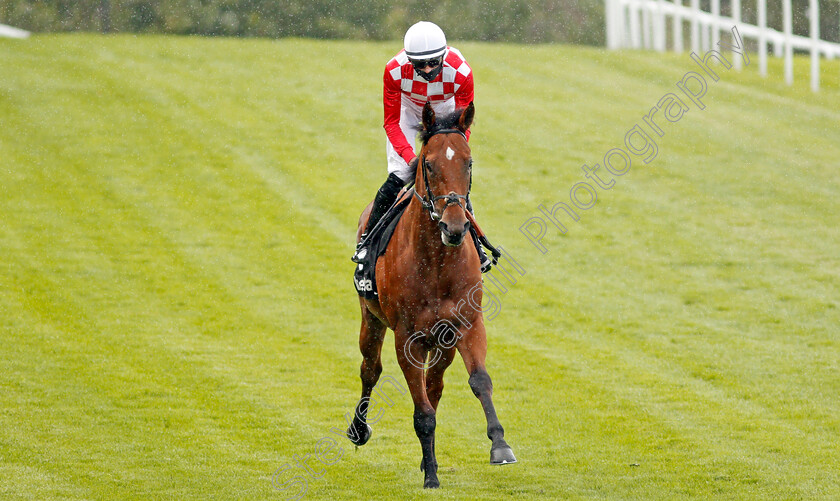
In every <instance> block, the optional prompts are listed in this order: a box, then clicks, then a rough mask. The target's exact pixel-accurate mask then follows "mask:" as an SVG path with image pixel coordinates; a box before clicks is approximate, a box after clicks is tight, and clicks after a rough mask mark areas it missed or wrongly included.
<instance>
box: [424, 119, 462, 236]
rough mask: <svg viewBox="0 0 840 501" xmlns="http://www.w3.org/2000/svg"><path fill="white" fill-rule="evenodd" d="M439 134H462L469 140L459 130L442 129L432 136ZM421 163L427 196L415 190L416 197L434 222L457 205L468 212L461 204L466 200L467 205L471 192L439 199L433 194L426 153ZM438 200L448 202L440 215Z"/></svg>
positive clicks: (442, 196) (439, 197) (444, 196)
mask: <svg viewBox="0 0 840 501" xmlns="http://www.w3.org/2000/svg"><path fill="white" fill-rule="evenodd" d="M438 134H461V136H463V138H464V139H467V136H466V134H464V133H463V132H461V131H460V130H458V129H441V130H439V131H435V132H434V133H433V134H432V136H436V135H438ZM429 139H431V136H429ZM427 144H428V140H427ZM419 162H420V165H422V168H423V182H424V183H425V185H426V194H425V195H423V196H422V197H421V196H420V195H418V194H417V190H414V196H415V197H417V199H418V200H420V204H421V205H423V208H424V209H426V210H427V211H429V215H430V216H431V217H432V220H433V221H440V219H441V218H442V217H443V215H442V214H443V213H444V212H445V211H446V209H447V208H448V207H449V206H450V205H457V206H458V207H460V208H462V209H464V210H467V208H466V207H465V206H464V205H462V204H461V200H464V203H466V200H467V196H468V195H469V194H470V193H469V190H467V194H466V195H458V194H457V193H453V194H450V195H440V196H437V197H436V196H434V194H433V193H432V188H431V186H429V170H428V168H427V167H426V154H425V153H423V156H422V157H421V158H420V160H419ZM470 185H472V174H470ZM438 200H446V204H444V206H443V210H441V211H440V213H438V212H437V211H436V210H435V202H437V201H438Z"/></svg>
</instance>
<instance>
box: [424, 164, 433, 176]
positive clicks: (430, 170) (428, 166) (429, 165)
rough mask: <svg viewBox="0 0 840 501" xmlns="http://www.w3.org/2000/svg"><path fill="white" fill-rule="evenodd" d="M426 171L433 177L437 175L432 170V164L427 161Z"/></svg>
mask: <svg viewBox="0 0 840 501" xmlns="http://www.w3.org/2000/svg"><path fill="white" fill-rule="evenodd" d="M426 170H427V171H428V172H429V174H431V175H433V176H434V175H435V172H434V171H433V170H432V164H431V163H429V162H428V161H426Z"/></svg>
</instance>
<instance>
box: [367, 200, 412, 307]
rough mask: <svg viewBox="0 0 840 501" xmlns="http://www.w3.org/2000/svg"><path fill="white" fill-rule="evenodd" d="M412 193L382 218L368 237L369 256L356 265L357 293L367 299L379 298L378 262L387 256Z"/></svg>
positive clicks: (399, 201)
mask: <svg viewBox="0 0 840 501" xmlns="http://www.w3.org/2000/svg"><path fill="white" fill-rule="evenodd" d="M412 191H413V190H408V191H404V192H403V193H401V194H400V197H399V198H397V202H396V203H395V204H394V205H392V206H391V208H390V209H388V212H386V213H385V215H383V216H382V219H381V220H380V221H379V223H378V224H377V225H376V227H375V228H373V229H372V230H371V232H370V235H369V236H368V244H367V246H366V247H367V250H368V251H367V254H365V256H364V257H363V258H362V262H361V263H359V264H357V265H356V271H355V272H354V273H353V283H354V285H355V286H356V292H357V293H359V296H361V297H363V298H365V299H375V298H376V297H377V296H378V294H377V291H376V276H375V274H376V261H377V260H378V259H379V256H381V255H382V254H385V250H386V249H387V248H388V242H390V241H391V237H392V236H393V235H394V230H395V229H396V227H397V223H398V222H399V221H400V217H401V216H402V215H403V213H404V212H405V208H406V207H408V204H409V202H411V193H412Z"/></svg>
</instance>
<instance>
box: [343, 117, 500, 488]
mask: <svg viewBox="0 0 840 501" xmlns="http://www.w3.org/2000/svg"><path fill="white" fill-rule="evenodd" d="M474 115H475V107H474V106H473V103H470V104H469V106H467V107H466V108H464V109H459V110H456V111H455V112H453V113H450V114H448V115H446V116H442V117H437V116H436V114H435V112H434V110H433V109H432V107H431V105H430V104H429V103H426V105H425V106H424V108H423V117H422V126H423V129H422V131H421V141H422V148H421V150H420V154H419V159H418V166H417V172H416V174H415V183H414V198H412V200H411V202H410V203H409V205H408V207H407V208H406V209H405V213H404V214H403V215H402V218H401V219H400V221H399V222H398V223H397V226H396V229H395V230H394V234H393V236H392V238H391V242H390V244H389V246H388V249H387V251H386V252H385V253H384V254H383V255H382V256H381V257H380V258H379V260H378V262H377V264H376V270H375V271H376V273H375V275H376V284H377V288H378V293H379V296H378V298H375V299H363V298H361V297H360V298H359V301H360V304H361V310H362V326H361V332H360V334H359V348H360V350H361V352H362V365H361V380H362V396H361V398H360V399H359V403H358V404H357V405H356V412H355V416H354V418H353V421H352V423H351V424H350V427H349V428H348V429H347V436H348V438H350V440H351V441H352V442H353V443H354V444H356V445H357V446H359V445H364V444H365V443H367V441H368V439H370V435H371V433H372V431H371V428H370V426H369V425H368V424H367V411H368V407H369V405H370V404H369V403H370V401H371V399H370V396H371V391H372V390H373V389H374V387H375V386H376V383H377V381H378V380H379V375H380V374H381V373H382V361H381V353H382V342H383V340H384V338H385V332H386V329H391V330H392V331H393V332H394V339H395V345H396V352H397V360H398V362H399V364H400V368H401V369H402V372H403V375H404V376H405V380H406V382H407V383H408V388H409V390H410V391H411V398H412V400H413V401H414V431H415V432H416V434H417V438H418V439H419V440H420V447H421V449H422V451H423V459H422V461H421V463H420V469H421V470H422V471H423V472H424V474H425V479H424V482H423V487H425V488H437V487H439V486H440V482H439V480H438V477H437V468H438V465H437V459H436V458H435V412H436V409H437V406H438V403H439V402H440V397H441V394H442V392H443V373H444V371H446V369H447V367H449V365H450V364H451V363H452V361H453V359H454V358H455V352H456V350H457V351H458V353H460V354H461V358H462V359H463V361H464V365H465V366H466V369H467V373H468V374H469V385H470V388H471V389H472V391H473V393H474V394H475V396H476V397H478V399H479V401H480V402H481V406H482V407H483V408H484V415H485V417H486V418H487V437H488V438H489V439H490V440H491V441H492V445H491V449H490V462H491V463H492V464H508V463H514V462H516V458H515V457H514V455H513V451H512V450H511V448H510V446H509V445H508V444H507V442H505V439H504V434H505V432H504V428H502V425H501V423H499V419H498V417H497V416H496V410H495V408H494V406H493V399H492V393H493V383H492V381H491V379H490V376H489V375H488V374H487V370H486V369H485V366H484V359H485V356H486V355H487V338H486V334H485V330H484V319H483V316H482V313H481V308H480V307H479V308H470V307H463V305H464V304H473V305H476V304H477V305H480V304H481V299H482V292H481V281H482V280H481V269H480V264H479V258H478V252H477V251H476V249H475V247H474V246H473V245H472V243H471V242H469V243H468V244H467V245H462V244H463V243H464V241H465V240H467V239H469V238H471V236H470V231H469V228H470V222H469V217H470V216H469V215H468V213H467V211H466V208H465V205H466V197H467V195H468V193H469V189H470V186H471V180H472V157H471V154H470V147H469V145H468V144H467V139H466V132H467V129H468V128H469V127H470V125H471V124H472V121H473V117H474ZM435 194H442V195H438V196H435ZM409 196H410V195H409ZM462 202H464V203H462ZM371 205H372V204H371ZM371 205H368V207H367V208H366V209H365V211H364V212H363V213H362V215H361V217H360V219H359V229H358V232H357V235H356V236H357V241H358V239H359V237H360V236H361V234H362V231H363V230H364V228H365V224H366V222H367V218H368V215H369V214H370V208H371ZM468 295H472V297H471V298H470V297H468ZM441 326H444V327H446V329H442V328H441ZM453 330H454V331H456V332H453ZM441 331H448V332H447V333H448V334H449V338H448V341H447V340H446V339H443V336H441V335H440V334H441ZM433 350H434V355H435V358H434V362H432V360H431V357H430V359H429V360H428V361H427V357H429V355H430V353H432V351H433ZM418 362H419V363H418Z"/></svg>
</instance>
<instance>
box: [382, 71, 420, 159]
mask: <svg viewBox="0 0 840 501" xmlns="http://www.w3.org/2000/svg"><path fill="white" fill-rule="evenodd" d="M383 84H384V85H383V92H382V101H383V105H384V109H385V125H384V127H385V134H386V135H387V136H388V141H390V142H391V145H392V146H393V147H394V150H395V151H396V152H397V153H398V154H399V155H400V156H401V157H402V158H403V160H405V163H411V161H412V160H413V159H414V157H415V156H416V155H415V154H414V148H413V147H412V146H411V144H409V142H408V139H407V138H406V137H405V134H403V132H402V129H401V128H400V101H401V99H402V94H401V92H400V81H399V80H394V79H393V78H391V75H390V73H389V72H388V70H387V68H386V69H385V75H384V76H383Z"/></svg>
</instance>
